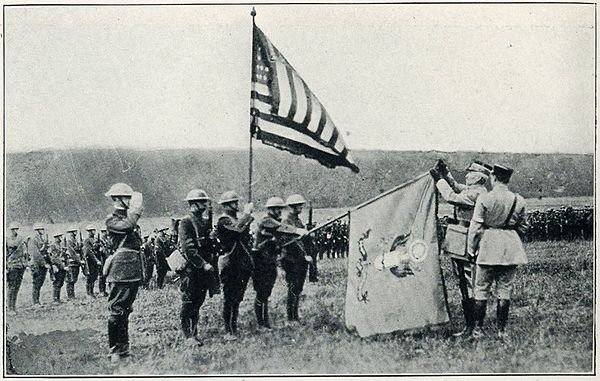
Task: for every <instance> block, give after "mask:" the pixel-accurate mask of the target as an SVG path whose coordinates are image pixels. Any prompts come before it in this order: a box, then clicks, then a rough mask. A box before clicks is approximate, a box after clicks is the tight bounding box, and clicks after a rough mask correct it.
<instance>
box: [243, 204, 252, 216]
mask: <svg viewBox="0 0 600 381" xmlns="http://www.w3.org/2000/svg"><path fill="white" fill-rule="evenodd" d="M253 211H254V204H253V203H251V202H249V203H247V204H246V205H244V214H251V213H252V212H253Z"/></svg>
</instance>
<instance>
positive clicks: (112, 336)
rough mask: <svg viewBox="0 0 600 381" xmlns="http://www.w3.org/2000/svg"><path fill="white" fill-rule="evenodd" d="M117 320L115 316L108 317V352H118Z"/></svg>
mask: <svg viewBox="0 0 600 381" xmlns="http://www.w3.org/2000/svg"><path fill="white" fill-rule="evenodd" d="M119 336H120V335H119V321H118V320H117V318H115V317H113V316H111V317H109V318H108V347H109V348H110V353H118V352H119V346H118V343H119Z"/></svg>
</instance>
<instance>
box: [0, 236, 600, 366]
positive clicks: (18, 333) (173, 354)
mask: <svg viewBox="0 0 600 381" xmlns="http://www.w3.org/2000/svg"><path fill="white" fill-rule="evenodd" d="M526 251H527V253H528V256H529V259H530V263H529V264H528V265H526V266H523V267H521V268H520V269H519V272H518V276H517V281H516V287H515V296H514V299H513V304H512V310H511V316H510V321H509V328H508V329H509V332H510V335H511V339H510V340H508V341H507V342H504V343H503V342H499V341H497V340H496V339H494V338H493V336H492V335H491V334H492V333H493V331H494V329H493V326H494V323H495V307H492V306H490V307H489V309H488V317H487V318H486V331H487V332H488V333H490V336H488V337H486V338H484V339H482V340H480V341H478V342H472V341H469V340H455V339H452V338H450V337H449V336H450V333H451V332H452V331H454V330H458V329H460V328H461V326H462V316H461V310H460V305H459V304H460V301H459V293H458V289H457V287H456V282H455V279H454V278H453V276H452V274H451V273H450V263H449V260H448V258H446V257H442V258H441V262H442V268H443V273H444V277H445V279H446V286H447V290H448V298H449V307H450V314H451V321H452V323H451V324H449V325H448V326H446V327H443V328H442V329H441V330H437V331H435V332H434V331H425V332H421V333H419V334H411V335H405V334H402V333H396V334H390V335H381V336H378V337H371V338H367V339H361V338H359V337H357V336H355V335H354V334H351V333H349V332H347V331H346V329H345V327H344V297H345V287H346V271H347V260H345V259H334V260H324V261H322V262H320V276H319V278H320V281H319V283H316V284H307V286H306V288H305V295H304V299H303V302H302V304H301V308H300V316H301V319H302V320H303V322H304V323H303V325H292V326H290V325H288V324H286V323H285V319H284V314H285V304H284V303H285V285H284V282H283V280H282V278H281V277H279V278H278V280H277V283H276V286H275V290H274V292H273V296H272V302H271V304H272V314H273V317H272V318H273V321H274V329H273V330H272V331H271V332H267V333H265V332H260V333H259V332H257V329H256V323H255V318H254V316H253V312H252V300H253V298H254V292H253V290H252V287H251V285H250V287H249V288H248V291H247V293H246V299H245V300H244V302H243V304H242V306H241V313H240V329H241V335H240V340H238V341H237V342H228V343H225V342H223V341H222V340H221V338H222V336H223V328H222V324H221V319H220V308H221V306H222V298H221V297H220V296H217V297H215V298H213V299H209V300H207V302H206V303H205V305H204V306H203V307H202V309H201V321H200V326H201V329H202V332H201V334H202V336H203V337H204V338H205V344H204V346H203V347H202V348H191V347H187V346H186V345H185V344H184V343H183V341H182V339H181V336H180V334H179V332H178V329H177V327H178V308H179V304H180V302H179V294H178V291H177V288H176V285H175V284H169V285H168V287H167V288H166V289H164V290H149V291H146V290H141V291H140V293H139V296H138V299H137V300H136V302H135V305H134V309H135V311H134V313H133V314H132V315H131V319H130V335H131V342H132V351H133V353H134V354H135V360H134V361H132V362H131V363H128V364H125V365H123V366H120V367H118V368H114V367H111V365H110V363H109V361H108V359H107V357H106V353H107V350H108V348H107V342H106V333H105V331H106V318H107V309H106V301H105V299H103V298H100V299H96V300H93V301H92V300H89V299H86V298H84V297H83V295H84V293H85V291H84V287H85V285H84V282H83V280H80V282H79V283H78V285H77V286H78V289H77V292H78V297H79V299H78V301H76V302H70V303H66V304H63V305H61V306H59V307H56V306H47V307H45V308H42V309H32V308H31V296H30V295H31V294H30V291H31V278H30V275H29V273H26V277H25V279H24V282H23V286H22V290H21V292H20V294H19V301H18V306H19V313H18V315H17V316H8V317H7V319H8V321H7V324H8V328H7V333H8V334H7V337H8V338H10V342H11V345H10V353H9V354H8V355H9V356H10V360H11V363H12V366H13V367H14V369H15V371H16V372H17V373H18V374H29V375H34V374H63V375H73V374H79V375H84V374H87V375H92V374H202V375H204V374H223V373H227V374H257V373H260V374H266V373H269V374H273V373H276V374H291V373H301V374H325V373H327V374H346V373H387V374H392V373H393V374H398V373H403V374H406V373H411V374H413V373H417V374H421V373H480V372H483V373H490V372H493V373H531V372H532V373H556V372H568V373H587V372H592V370H593V369H592V364H593V348H594V309H593V301H594V253H593V244H592V242H589V241H588V242H586V241H575V242H570V243H567V242H539V243H530V244H527V245H526ZM63 290H64V289H63ZM50 295H51V290H50V285H49V284H48V283H46V284H45V285H44V288H43V289H42V303H48V302H49V301H50V299H51V296H50Z"/></svg>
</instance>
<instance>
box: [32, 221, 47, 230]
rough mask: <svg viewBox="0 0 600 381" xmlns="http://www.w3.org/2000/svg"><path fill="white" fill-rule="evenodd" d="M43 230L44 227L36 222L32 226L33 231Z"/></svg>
mask: <svg viewBox="0 0 600 381" xmlns="http://www.w3.org/2000/svg"><path fill="white" fill-rule="evenodd" d="M43 229H45V227H44V225H42V224H41V223H39V222H36V223H35V224H33V230H43Z"/></svg>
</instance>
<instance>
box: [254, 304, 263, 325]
mask: <svg viewBox="0 0 600 381" xmlns="http://www.w3.org/2000/svg"><path fill="white" fill-rule="evenodd" d="M254 314H256V322H257V323H258V326H259V327H264V325H265V319H264V315H263V303H262V302H261V301H260V300H258V299H257V300H255V301H254Z"/></svg>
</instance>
